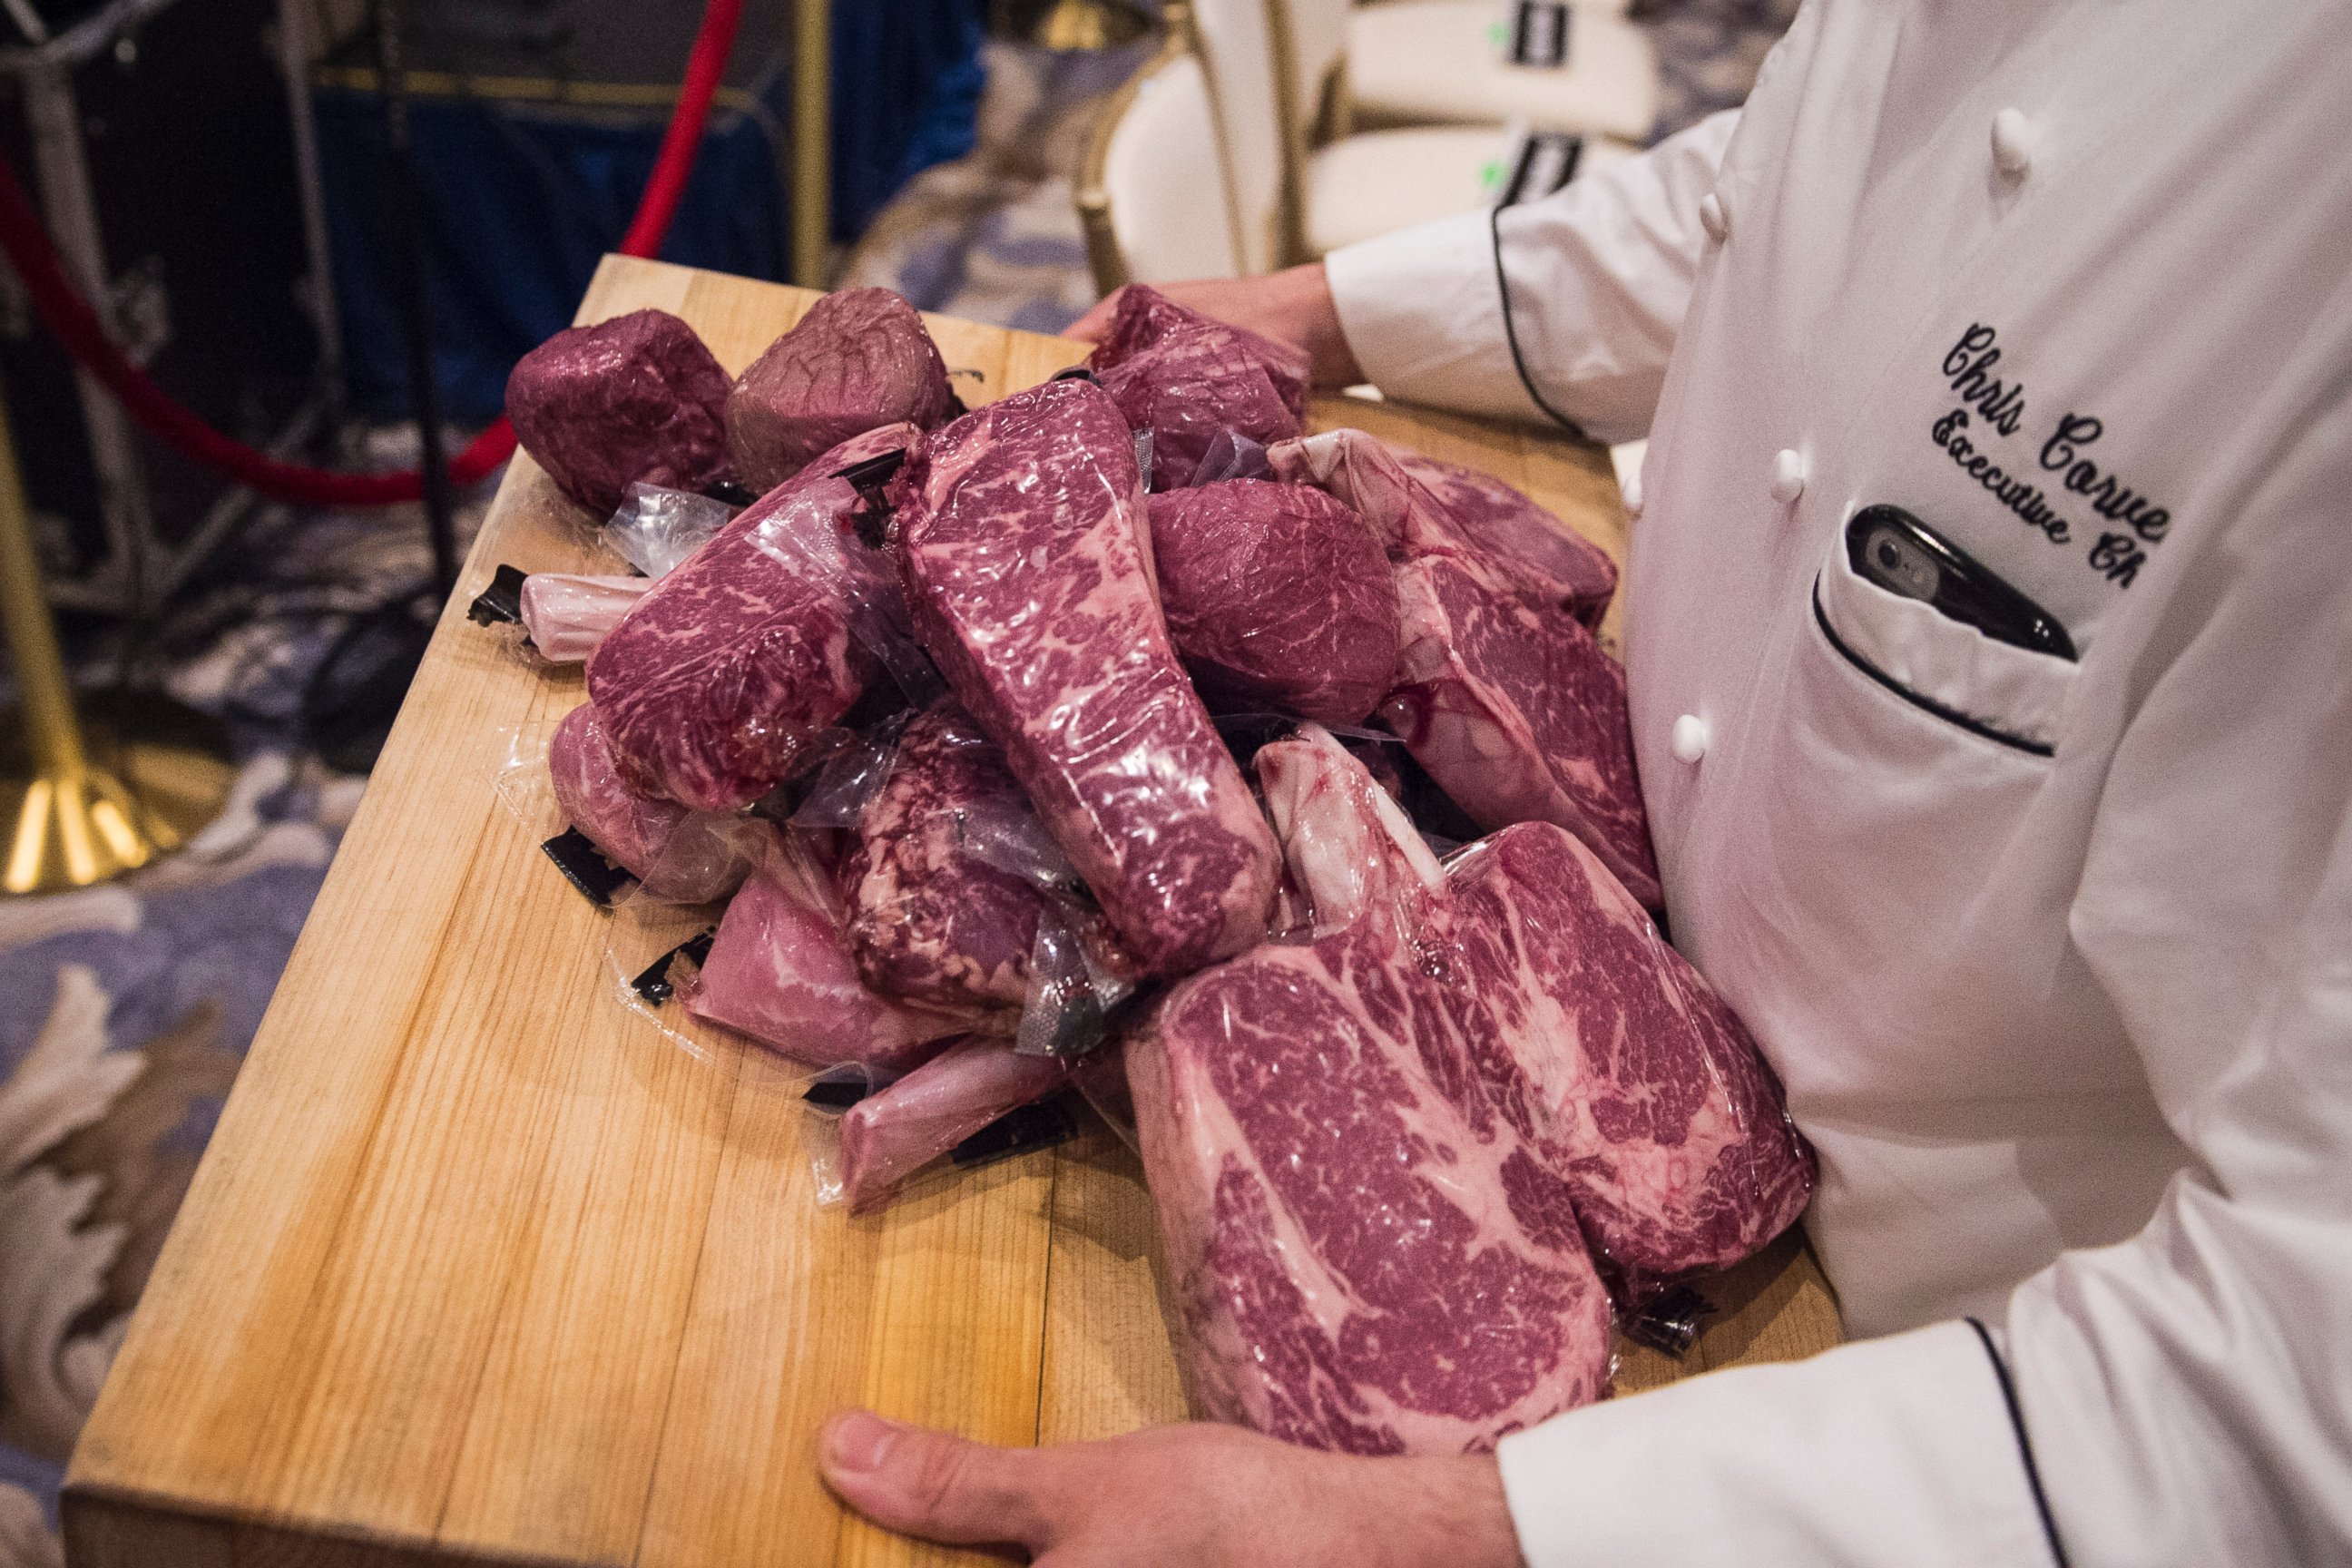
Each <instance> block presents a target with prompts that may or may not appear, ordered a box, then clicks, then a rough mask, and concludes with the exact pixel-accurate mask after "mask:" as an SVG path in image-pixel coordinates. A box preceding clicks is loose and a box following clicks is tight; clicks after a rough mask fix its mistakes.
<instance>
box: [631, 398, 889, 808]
mask: <svg viewBox="0 0 2352 1568" xmlns="http://www.w3.org/2000/svg"><path fill="white" fill-rule="evenodd" d="M915 436H916V431H915V429H914V426H910V425H892V426H884V427H883V428H881V429H878V430H870V431H868V432H866V434H865V435H862V436H858V437H854V438H853V439H851V440H848V441H845V442H843V443H842V444H841V445H840V446H838V447H835V448H834V449H833V450H832V451H830V452H827V453H826V454H825V455H824V458H821V459H819V461H817V462H816V463H814V464H812V465H811V466H810V467H809V468H808V470H807V471H806V472H804V473H803V474H802V476H801V477H800V478H799V479H794V480H793V481H792V482H791V483H789V484H785V485H780V486H778V487H777V488H776V489H772V490H771V491H769V492H768V493H767V495H765V496H764V497H762V498H761V500H760V503H759V504H758V505H757V506H754V507H752V508H751V509H750V510H747V511H745V512H744V513H743V514H742V515H741V516H740V517H738V518H736V519H735V520H734V521H732V522H730V523H729V524H728V525H727V526H726V527H725V528H724V529H722V530H721V531H719V534H718V536H717V537H715V538H714V539H712V540H711V541H710V542H709V543H708V544H705V545H704V546H703V547H702V548H701V549H699V550H698V551H696V552H694V554H693V555H691V556H689V557H688V559H687V560H686V562H685V563H682V564H681V565H679V566H678V567H677V569H676V570H675V571H673V572H671V573H670V574H669V575H667V576H666V577H664V578H662V579H661V581H660V582H659V583H658V584H656V585H655V586H654V587H653V589H652V590H651V591H650V592H648V593H647V594H646V596H645V597H644V598H643V599H641V600H639V601H638V602H637V606H636V608H635V609H634V610H631V611H630V612H629V614H628V615H627V616H626V617H625V618H624V619H623V620H622V622H621V624H620V625H619V626H615V627H614V629H613V630H612V632H611V633H610V634H608V635H607V636H606V637H605V638H604V642H603V643H602V644H600V645H599V646H598V647H597V649H596V652H595V654H594V655H593V657H592V658H590V659H589V661H588V694H589V696H590V697H591V698H593V700H595V703H596V706H597V708H598V709H599V710H601V711H602V712H603V714H604V728H605V732H606V733H607V734H608V735H609V736H610V737H611V741H612V746H613V753H614V761H615V762H616V763H618V764H619V766H620V770H621V776H622V777H623V778H624V779H625V780H627V781H628V784H629V785H630V787H631V788H633V789H635V790H636V791H637V792H638V793H639V794H640V795H660V796H663V797H665V798H667V799H670V800H675V801H678V802H681V803H682V804H684V805H690V806H694V807H696V808H697V809H698V810H703V811H731V810H734V809H735V808H737V807H739V806H741V805H747V804H749V803H750V802H751V801H754V800H757V799H758V798H759V797H760V796H761V795H764V794H765V793H767V791H768V790H769V789H770V788H771V787H772V786H773V785H774V784H776V783H777V782H778V781H779V780H781V779H782V778H784V777H786V776H787V775H788V774H790V773H792V771H793V768H794V766H795V765H796V764H798V763H801V762H802V761H803V759H804V757H805V755H806V753H807V752H808V748H809V747H810V745H811V744H812V742H814V741H816V740H817V739H819V738H820V737H821V736H822V735H823V733H824V731H825V730H826V729H827V728H828V727H829V726H830V725H832V724H833V723H834V722H835V721H836V720H838V719H840V718H841V716H842V715H843V714H844V713H845V712H847V711H848V710H849V707H850V705H851V704H852V703H854V702H856V700H857V699H858V698H859V696H861V695H862V694H863V693H864V692H865V690H866V686H867V685H868V684H869V683H870V682H872V681H873V680H874V679H877V676H878V675H879V674H880V667H879V665H878V664H877V662H876V658H875V656H874V654H873V653H872V652H871V651H870V650H869V647H867V643H866V638H865V637H862V636H861V630H862V628H864V627H865V626H867V625H868V624H869V623H870V622H872V621H874V620H875V619H877V618H878V616H879V612H878V610H877V608H876V605H877V602H878V601H879V600H880V599H881V598H882V597H884V596H886V595H895V593H896V592H897V587H896V584H895V581H894V579H893V576H892V574H891V569H890V567H889V565H888V563H887V558H886V557H884V556H883V555H882V554H881V553H880V552H877V551H872V550H868V549H866V547H865V546H864V545H863V544H861V543H860V542H858V540H857V537H856V534H855V533H854V532H853V531H851V530H850V528H849V519H850V516H851V514H852V513H853V512H854V511H856V510H857V509H858V507H859V506H860V505H861V502H860V500H859V498H858V495H857V492H856V490H855V489H852V488H851V487H850V484H849V482H848V481H847V480H845V479H834V478H832V477H830V476H832V475H833V474H835V472H837V471H838V470H840V469H842V468H846V467H848V466H849V465H851V464H853V463H856V462H859V461H861V460H863V459H866V458H873V457H877V456H879V455H880V454H883V453H886V452H891V451H897V450H900V449H902V448H904V447H907V446H908V443H910V442H911V441H913V440H914V438H915Z"/></svg>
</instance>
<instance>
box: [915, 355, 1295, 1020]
mask: <svg viewBox="0 0 2352 1568" xmlns="http://www.w3.org/2000/svg"><path fill="white" fill-rule="evenodd" d="M900 486H901V489H900V490H899V493H900V494H901V495H902V497H903V500H901V502H900V505H899V507H898V514H897V517H896V519H895V521H894V524H893V526H894V528H895V529H896V530H897V531H898V544H899V548H900V551H901V552H902V555H903V559H904V563H905V568H906V575H907V591H908V601H909V603H910V606H911V610H912V616H913V621H914V626H915V632H916V635H917V637H919V639H920V640H921V642H922V644H923V646H924V647H926V648H928V649H929V652H930V655H931V657H932V658H934V659H936V660H937V661H938V663H939V666H940V670H941V671H942V672H943V673H944V674H945V675H946V677H947V679H948V682H949V684H950V686H951V687H952V688H953V689H954V691H955V694H956V696H957V697H958V698H960V699H961V700H962V702H963V704H964V706H965V708H967V709H968V710H970V711H971V714H972V715H973V717H975V718H976V719H978V720H979V721H980V723H981V726H982V728H983V729H984V730H986V731H988V733H989V734H990V736H991V737H992V738H993V739H994V740H995V741H996V742H997V743H998V744H999V745H1000V746H1002V747H1003V749H1004V755H1005V762H1006V764H1007V766H1008V767H1010V769H1011V770H1012V773H1013V777H1015V778H1016V779H1018V780H1019V781H1020V782H1021V784H1022V785H1023V786H1024V788H1025V789H1027V791H1028V792H1029V796H1030V799H1031V800H1032V802H1033V803H1034V805H1035V806H1036V808H1037V814H1038V816H1039V817H1040V818H1041V819H1042V820H1043V821H1044V822H1045V828H1046V831H1047V832H1048V833H1050V834H1051V835H1052V836H1053V838H1054V840H1055V843H1057V844H1059V845H1060V846H1061V847H1062V850H1063V853H1065V854H1066V855H1067V856H1068V857H1069V859H1070V863H1071V864H1072V865H1073V866H1074V867H1075V868H1076V869H1077V873H1078V875H1079V876H1080V877H1081V878H1082V879H1084V880H1085V882H1086V884H1087V887H1088V888H1090V889H1093V891H1094V894H1095V897H1096V898H1097V900H1098V901H1099V902H1100V904H1101V907H1102V910H1103V915H1104V918H1105V919H1106V920H1107V921H1108V922H1109V924H1110V927H1111V929H1112V931H1113V932H1114V933H1115V934H1117V935H1118V938H1119V939H1120V940H1121V941H1122V942H1124V943H1125V945H1126V947H1127V948H1128V950H1129V952H1132V953H1133V954H1134V955H1135V957H1136V959H1137V960H1138V962H1139V963H1140V964H1141V966H1142V967H1143V969H1144V971H1145V972H1146V973H1153V974H1160V975H1172V974H1181V973H1188V972H1190V971H1192V970H1193V969H1197V968H1199V967H1200V966H1201V965H1202V964H1204V963H1213V962H1214V961H1215V960H1217V959H1219V958H1223V957H1224V956H1226V955H1227V954H1229V953H1233V952H1239V951H1240V950H1241V949H1242V948H1244V947H1246V946H1247V945H1249V944H1250V943H1251V942H1255V941H1257V940H1258V939H1259V938H1260V937H1262V936H1263V935H1264V934H1265V916H1266V911H1267V909H1268V907H1269V906H1270V904H1271V903H1272V901H1273V898H1274V890H1275V881H1276V850H1275V845H1274V840H1273V836H1272V835H1271V834H1270V833H1268V832H1267V830H1266V826H1265V818H1264V817H1263V816H1260V814H1259V812H1258V808H1257V804H1256V802H1255V800H1254V799H1253V798H1252V796H1251V795H1250V791H1249V786H1248V785H1247V784H1244V782H1243V781H1242V777H1241V774H1240V772H1239V771H1238V770H1237V769H1236V768H1235V767H1234V762H1233V759H1232V756H1231V755H1230V753H1228V752H1227V751H1226V750H1225V747H1224V744H1223V742H1222V741H1221V740H1219V739H1218V736H1217V731H1216V730H1215V728H1214V726H1213V725H1212V724H1211V722H1210V721H1209V715H1208V712H1207V710H1205V709H1203V708H1202V706H1201V700H1200V698H1199V697H1198V696H1196V695H1195V694H1194V692H1193V690H1192V683H1191V681H1190V680H1188V679H1186V678H1185V675H1184V671H1183V668H1182V667H1181V665H1180V664H1179V663H1178V662H1177V659H1176V655H1175V651H1174V650H1173V649H1172V648H1171V647H1170V645H1169V641H1168V630H1167V626H1166V624H1165V623H1164V622H1163V620H1162V619H1161V616H1160V603H1159V598H1158V595H1157V594H1156V592H1155V590H1154V585H1153V580H1152V563H1151V546H1150V527H1149V524H1148V522H1147V521H1146V518H1145V512H1144V497H1143V486H1142V477H1141V475H1140V474H1139V472H1138V470H1137V468H1136V461H1135V453H1134V447H1133V445H1132V443H1131V442H1130V440H1129V431H1128V427H1127V425H1126V422H1125V421H1124V420H1122V419H1121V418H1120V417H1119V414H1118V408H1117V407H1116V406H1114V405H1113V404H1112V403H1111V401H1110V398H1109V397H1108V395H1106V394H1105V393H1104V392H1103V391H1102V390H1101V389H1100V388H1099V387H1096V386H1092V385H1089V384H1087V383H1086V382H1084V381H1077V380H1070V381H1056V382H1049V383H1047V384H1045V385H1043V386H1039V387H1034V388H1032V389H1030V390H1029V391H1026V392H1021V393H1015V394H1014V395H1012V396H1010V397H1007V398H1005V399H1003V401H1002V402H998V403H994V404H991V405H989V406H987V407H985V408H982V409H981V410H980V411H979V412H977V413H974V414H971V415H969V416H966V417H964V418H962V419H960V420H958V421H956V422H955V423H954V424H952V425H950V426H947V427H945V428H944V429H942V430H940V431H938V432H935V433H934V434H933V435H932V436H931V437H929V439H927V440H926V441H925V442H924V443H923V444H922V446H921V447H919V449H918V451H917V453H916V455H915V457H914V458H912V459H911V460H910V461H909V462H908V466H907V468H906V470H905V472H904V473H902V474H901V476H900Z"/></svg>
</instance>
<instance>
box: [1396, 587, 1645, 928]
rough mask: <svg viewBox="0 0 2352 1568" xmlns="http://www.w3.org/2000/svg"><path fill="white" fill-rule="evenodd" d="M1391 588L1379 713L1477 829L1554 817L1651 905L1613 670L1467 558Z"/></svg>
mask: <svg viewBox="0 0 2352 1568" xmlns="http://www.w3.org/2000/svg"><path fill="white" fill-rule="evenodd" d="M1396 585H1397V604H1398V608H1399V612H1400V615H1401V616H1402V622H1403V633H1404V637H1403V649H1402V653H1401V654H1400V656H1399V658H1398V659H1397V674H1396V679H1397V685H1396V689H1395V690H1394V692H1393V693H1392V694H1391V696H1390V698H1389V700H1388V701H1387V702H1385V703H1383V704H1382V705H1381V718H1382V720H1383V721H1385V722H1386V723H1387V724H1388V726H1389V728H1391V730H1393V731H1396V733H1397V734H1398V735H1400V736H1402V738H1403V740H1404V742H1405V745H1406V747H1407V748H1408V749H1409V750H1410V751H1411V752H1412V754H1413V757H1414V759H1415V760H1416V761H1418V762H1419V763H1421V765H1422V766H1423V768H1425V769H1427V770H1428V772H1429V775H1430V777H1431V778H1433V779H1434V780H1436V781H1437V784H1438V787H1440V788H1441V789H1443V790H1444V792H1445V793H1446V794H1447V795H1449V796H1451V797H1452V798H1453V799H1454V802H1455V803H1456V804H1458V805H1460V806H1461V807H1462V809H1463V810H1464V811H1465V812H1467V813H1469V815H1470V816H1471V818H1472V820H1474V821H1475V822H1476V823H1477V824H1478V826H1480V827H1482V828H1486V829H1487V830H1489V831H1491V830H1493V829H1496V828H1500V827H1507V826H1510V825H1511V824H1513V823H1515V822H1552V823H1557V824H1559V826H1562V827H1565V828H1567V829H1568V830H1569V831H1570V832H1571V833H1573V834H1575V835H1576V836H1577V837H1579V838H1581V839H1582V840H1584V842H1585V843H1586V844H1587V845H1588V846H1590V847H1591V849H1592V851H1593V852H1594V853H1595V854H1596V855H1598V856H1600V858H1601V861H1602V863H1603V864H1605V865H1606V866H1607V867H1608V868H1609V869H1610V870H1611V871H1612V872H1614V873H1615V874H1616V875H1617V877H1618V879H1620V880H1621V881H1622V882H1623V883H1624V884H1625V886H1626V888H1627V889H1629V890H1630V891H1631V892H1632V893H1633V896H1634V897H1635V898H1636V899H1638V900H1641V901H1642V902H1643V904H1645V905H1647V906H1649V907H1650V908H1652V909H1657V908H1659V907H1661V905H1662V904H1663V902H1664V889H1662V888H1661V887H1660V886H1659V882H1658V863H1657V859H1656V857H1655V854H1654V851H1653V850H1652V848H1651V847H1650V823H1649V814H1648V812H1647V811H1646V809H1645V808H1644V807H1643V804H1642V788H1641V782H1640V780H1639V779H1638V778H1636V777H1635V775H1634V772H1633V730H1632V725H1631V721H1630V719H1629V718H1628V716H1627V713H1626V708H1625V671H1624V668H1623V667H1622V666H1621V665H1619V664H1618V663H1617V661H1616V660H1615V659H1612V658H1610V657H1609V656H1608V655H1607V654H1605V653H1603V652H1602V651H1601V646H1600V644H1598V643H1596V642H1594V641H1593V639H1592V634H1591V632H1589V631H1587V630H1585V628H1584V626H1583V625H1582V624H1581V623H1580V622H1579V621H1577V620H1576V619H1575V618H1574V617H1573V616H1570V615H1569V614H1567V612H1565V611H1563V610H1559V609H1557V608H1555V607H1553V606H1552V605H1549V604H1547V603H1544V602H1542V601H1540V600H1537V599H1532V598H1529V597H1527V596H1525V595H1518V594H1515V593H1513V592H1511V591H1510V590H1509V588H1508V587H1507V586H1506V585H1505V584H1502V583H1501V582H1500V581H1499V580H1498V578H1497V576H1496V574H1495V572H1494V571H1493V570H1492V569H1491V568H1487V567H1483V566H1481V565H1480V564H1479V563H1476V562H1475V561H1471V560H1465V559H1463V558H1458V557H1454V556H1449V555H1430V556H1424V557H1423V558H1422V559H1420V560H1416V561H1412V562H1409V563H1406V564H1405V565H1402V566H1400V567H1398V568H1397V572H1396Z"/></svg>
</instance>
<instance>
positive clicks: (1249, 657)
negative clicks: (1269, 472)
mask: <svg viewBox="0 0 2352 1568" xmlns="http://www.w3.org/2000/svg"><path fill="white" fill-rule="evenodd" d="M1150 508H1151V550H1152V554H1153V557H1154V559H1155V560H1156V561H1157V563H1158V564H1159V569H1160V608H1161V609H1162V610H1163V611H1164V612H1165V613H1166V615H1167V617H1168V636H1169V638H1170V640H1171V641H1172V642H1173V643H1174V644H1175V645H1176V653H1177V656H1178V657H1179V658H1182V659H1183V661H1184V668H1186V669H1188V670H1190V671H1191V672H1192V680H1193V683H1194V685H1196V686H1197V687H1198V688H1199V689H1200V690H1201V693H1202V695H1203V696H1204V697H1207V698H1209V699H1211V700H1213V701H1221V702H1223V703H1226V704H1228V705H1232V706H1239V707H1249V706H1253V705H1255V706H1269V707H1273V708H1275V709H1277V710H1281V711H1284V712H1288V713H1296V714H1298V715H1300V716H1302V717H1304V718H1308V719H1317V720H1320V721H1323V722H1325V723H1330V724H1352V723H1355V722H1356V721H1359V720H1360V719H1362V718H1363V717H1364V715H1365V714H1367V713H1370V711H1371V710H1372V709H1373V707H1374V705H1375V704H1377V703H1378V702H1379V701H1380V700H1381V697H1382V696H1383V695H1385V694H1386V693H1387V691H1388V689H1389V681H1390V678H1391V676H1392V675H1394V674H1395V672H1396V661H1397V601H1396V588H1395V585H1394V584H1392V583H1391V581H1390V579H1389V564H1388V561H1387V558H1386V557H1384V556H1383V555H1382V554H1381V548H1380V545H1379V544H1378V543H1377V542H1375V541H1374V540H1373V538H1372V535H1371V533H1370V531H1369V530H1367V529H1366V528H1365V526H1364V524H1363V520H1362V519H1360V518H1359V517H1357V516H1356V515H1355V514H1354V513H1352V512H1350V511H1349V510H1348V509H1347V508H1346V507H1344V506H1341V505H1340V504H1339V502H1338V501H1335V500H1332V499H1331V498H1330V497H1329V496H1327V495H1325V494H1324V493H1323V492H1322V491H1321V490H1318V489H1310V488H1308V487H1307V486H1305V485H1277V484H1269V483H1267V482H1266V481H1265V480H1263V479H1228V480H1225V481H1223V482H1222V483H1218V484H1207V485H1201V486H1197V487H1195V488H1193V489H1181V490H1165V491H1161V492H1160V493H1158V494H1155V495H1153V496H1152V497H1151V502H1150Z"/></svg>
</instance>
